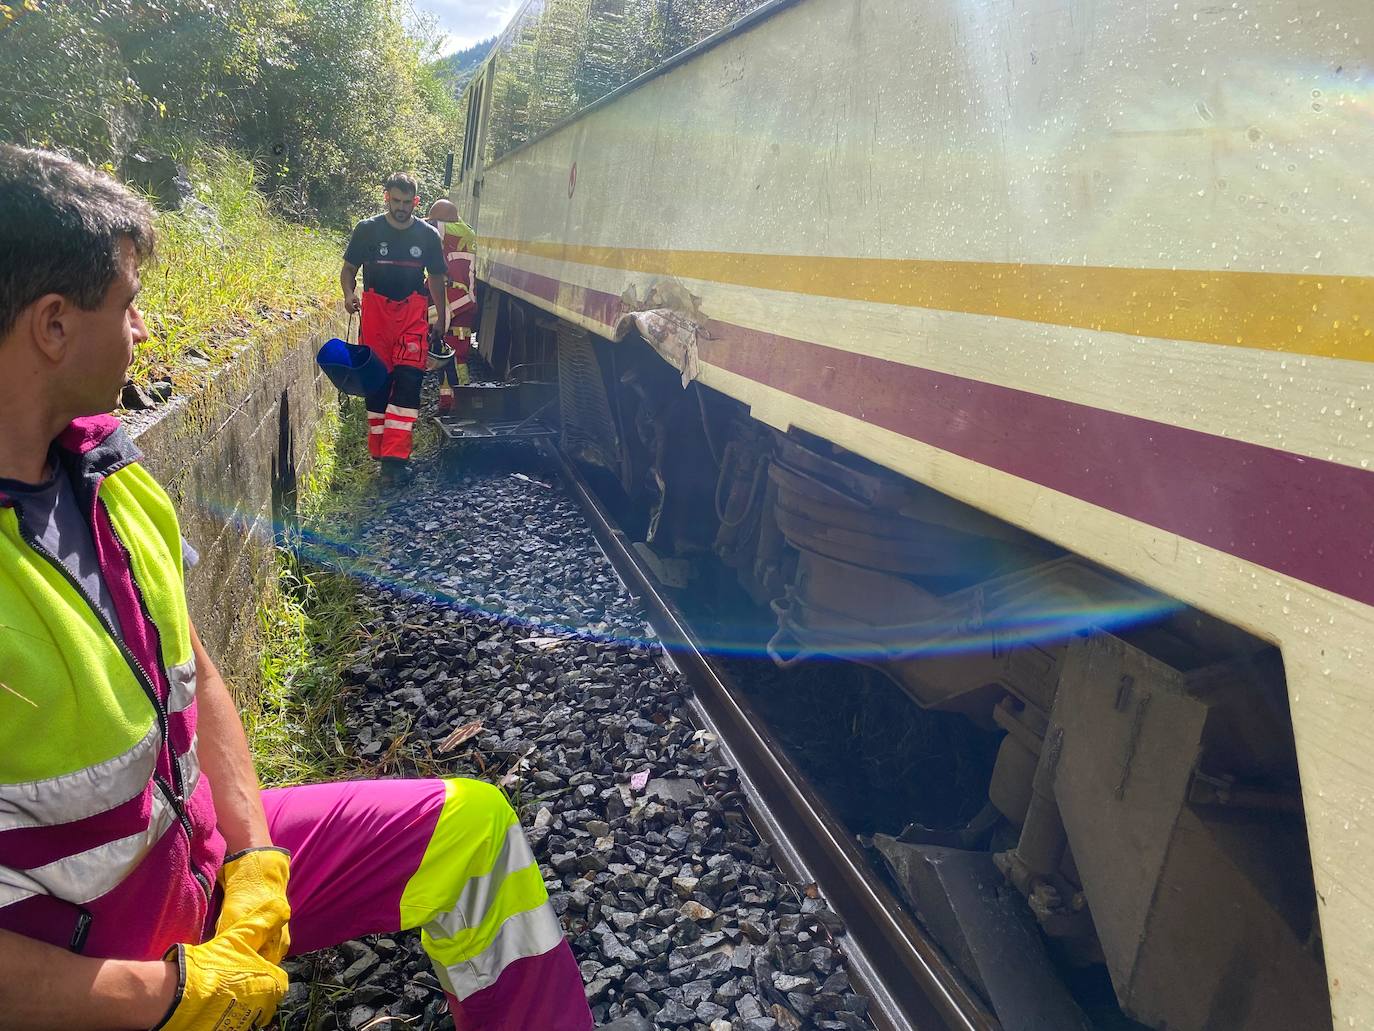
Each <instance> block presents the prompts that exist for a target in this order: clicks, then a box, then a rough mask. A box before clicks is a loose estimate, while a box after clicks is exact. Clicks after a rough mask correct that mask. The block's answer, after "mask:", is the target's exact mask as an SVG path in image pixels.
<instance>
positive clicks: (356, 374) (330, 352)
mask: <svg viewBox="0 0 1374 1031" xmlns="http://www.w3.org/2000/svg"><path fill="white" fill-rule="evenodd" d="M315 364H317V365H318V366H319V367H320V368H321V369H323V370H324V374H325V375H326V376H328V377H329V382H331V383H333V384H334V386H336V387H337V388H338V389H339V391H340V392H341V393H344V394H353V395H355V396H357V397H367V396H368V395H369V394H374V393H376V392H377V391H378V390H379V389H381V387H382V385H383V384H384V383H386V378H387V376H388V375H389V373H388V372H387V371H386V366H385V365H383V364H382V361H381V359H380V358H378V357H377V356H376V355H375V354H373V353H372V349H371V348H370V347H367V346H365V345H363V344H350V343H348V342H347V341H346V340H340V339H339V338H338V337H334V338H333V339H331V340H327V341H325V344H324V346H323V347H321V348H320V350H319V353H317V354H316V355H315Z"/></svg>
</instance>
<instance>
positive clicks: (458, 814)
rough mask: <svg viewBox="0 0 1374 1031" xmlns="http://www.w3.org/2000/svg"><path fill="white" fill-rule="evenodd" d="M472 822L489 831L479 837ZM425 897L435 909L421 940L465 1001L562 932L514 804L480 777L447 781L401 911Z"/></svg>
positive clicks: (556, 939) (550, 944) (449, 986)
mask: <svg viewBox="0 0 1374 1031" xmlns="http://www.w3.org/2000/svg"><path fill="white" fill-rule="evenodd" d="M474 828H476V829H480V830H481V831H482V832H484V833H482V834H480V836H474V834H473V831H474ZM421 899H423V900H424V904H425V908H427V909H429V912H430V914H431V915H429V916H428V919H426V920H425V921H424V922H423V923H422V924H421V936H420V937H421V941H422V942H423V943H424V946H425V951H426V952H428V953H429V955H430V958H431V959H433V960H434V964H435V968H436V970H442V972H443V974H442V977H443V978H444V979H446V984H445V987H446V988H447V989H448V990H449V991H450V992H451V993H452V994H453V995H454V996H455V997H457V998H458V999H460V1000H461V999H463V998H466V997H467V996H468V995H471V994H473V993H474V992H477V991H480V990H482V989H483V988H486V987H487V986H489V985H491V984H493V983H494V982H495V981H496V979H497V978H498V977H499V976H500V974H501V971H503V970H504V969H505V968H506V967H507V966H508V965H510V964H511V963H513V962H514V961H516V960H518V959H524V958H526V957H530V956H538V955H541V954H542V953H545V952H547V951H549V950H550V949H551V948H553V947H554V946H555V945H557V944H558V943H559V942H561V941H562V938H563V936H562V932H561V931H560V930H559V928H558V920H557V918H556V917H555V916H554V914H553V910H552V909H551V908H550V907H549V897H548V893H547V892H546V891H545V890H544V877H543V875H542V874H541V873H540V871H539V864H538V863H536V862H535V860H534V855H533V853H531V852H530V847H529V843H528V842H527V841H526V840H525V834H524V831H523V830H522V829H521V827H520V825H519V823H517V822H516V820H515V814H514V812H513V811H512V810H511V808H510V803H509V802H507V801H506V798H505V796H504V795H502V794H501V792H500V791H499V790H498V789H496V788H493V787H491V785H489V784H483V783H481V782H479V781H470V780H450V781H446V782H445V798H444V808H443V811H442V812H441V813H440V815H439V822H438V824H437V825H436V826H435V829H434V835H433V837H432V838H431V839H430V846H429V848H428V849H426V851H425V857H424V859H423V860H422V861H421V863H420V869H419V870H417V871H416V872H415V876H414V877H412V878H411V881H410V883H409V884H408V885H407V886H406V892H405V894H404V895H403V896H402V902H401V912H402V916H403V917H404V915H405V913H406V911H407V909H408V908H409V909H411V911H414V910H415V909H416V908H418V907H417V901H418V900H421ZM417 915H418V914H417Z"/></svg>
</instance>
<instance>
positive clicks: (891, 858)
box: [873, 834, 1090, 1031]
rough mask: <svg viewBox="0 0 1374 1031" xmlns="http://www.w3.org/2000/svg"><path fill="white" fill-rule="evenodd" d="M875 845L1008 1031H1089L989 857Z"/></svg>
mask: <svg viewBox="0 0 1374 1031" xmlns="http://www.w3.org/2000/svg"><path fill="white" fill-rule="evenodd" d="M873 845H874V847H875V848H877V850H878V851H879V853H881V855H882V857H883V859H884V861H885V862H886V863H887V866H888V869H889V870H891V871H892V875H893V876H894V877H895V878H896V879H897V881H898V883H899V884H900V885H901V887H902V890H903V892H904V894H905V895H906V896H907V898H909V899H910V900H911V901H912V902H913V904H914V905H915V906H916V912H917V915H918V916H919V917H920V920H921V924H922V925H923V926H924V927H925V928H926V930H927V931H929V932H930V935H931V937H933V938H934V939H935V941H936V942H937V943H938V944H939V945H940V947H941V948H942V949H944V950H945V952H946V953H948V954H949V956H950V958H952V959H953V960H954V962H955V964H956V965H957V966H958V968H959V970H960V972H962V973H963V974H964V976H965V977H967V978H968V979H969V980H970V981H971V982H973V984H974V987H976V988H977V989H978V991H979V992H981V993H982V994H983V995H984V996H985V997H986V998H987V1000H988V1002H989V1003H990V1004H991V1006H992V1008H993V1011H994V1012H995V1013H996V1014H997V1019H998V1021H999V1022H1000V1024H1001V1026H1002V1027H1003V1028H1004V1029H1005V1031H1088V1029H1089V1027H1090V1025H1089V1024H1088V1022H1087V1019H1086V1018H1085V1017H1084V1015H1083V1012H1082V1011H1081V1010H1080V1009H1079V1008H1078V1005H1077V1003H1075V1002H1074V1001H1073V998H1072V997H1071V996H1070V995H1069V993H1068V990H1067V989H1066V988H1065V987H1064V984H1063V982H1062V981H1061V980H1060V979H1059V978H1058V976H1056V974H1055V971H1054V968H1053V966H1052V965H1051V963H1050V958H1049V956H1048V954H1047V953H1046V950H1045V944H1044V942H1043V941H1042V940H1041V938H1040V931H1039V928H1038V927H1037V926H1036V924H1035V920H1034V918H1032V917H1031V915H1030V912H1029V910H1027V909H1026V905H1025V902H1024V900H1023V899H1022V898H1021V896H1020V895H1018V894H1017V893H1016V890H1015V889H1014V888H1012V887H1011V886H1010V885H1008V884H1007V883H1006V882H1005V881H1004V880H1003V879H1002V875H1001V874H1000V873H998V872H997V868H996V867H995V866H994V865H993V862H992V857H991V856H990V855H989V854H988V853H986V852H969V851H964V850H961V849H954V848H943V847H941V846H938V845H916V844H907V843H905V842H902V841H899V840H898V839H896V838H893V837H890V836H888V835H886V834H875V835H874V836H873Z"/></svg>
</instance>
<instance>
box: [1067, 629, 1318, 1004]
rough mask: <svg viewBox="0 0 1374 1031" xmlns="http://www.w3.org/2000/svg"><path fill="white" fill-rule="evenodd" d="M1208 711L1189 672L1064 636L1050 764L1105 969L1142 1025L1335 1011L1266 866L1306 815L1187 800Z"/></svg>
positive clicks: (1111, 644) (1120, 646) (1112, 643)
mask: <svg viewBox="0 0 1374 1031" xmlns="http://www.w3.org/2000/svg"><path fill="white" fill-rule="evenodd" d="M1212 716H1213V711H1212V709H1211V707H1210V705H1209V704H1208V702H1207V700H1206V699H1205V697H1204V698H1199V697H1197V696H1196V694H1195V693H1194V691H1193V690H1192V685H1191V683H1190V679H1189V677H1187V676H1186V675H1185V674H1183V673H1181V672H1180V671H1178V670H1175V669H1173V668H1172V667H1170V666H1167V665H1165V664H1164V663H1162V662H1159V661H1158V660H1156V659H1154V658H1152V657H1151V656H1149V655H1147V654H1146V653H1144V652H1142V651H1140V650H1138V649H1136V648H1134V647H1132V646H1131V645H1129V644H1127V643H1126V642H1124V641H1122V640H1120V639H1118V638H1115V637H1110V636H1107V635H1100V634H1099V635H1095V636H1093V637H1091V638H1087V639H1082V640H1078V641H1075V642H1074V643H1073V644H1072V645H1071V647H1070V649H1069V653H1068V656H1067V657H1066V660H1065V663H1064V668H1063V674H1062V676H1061V679H1060V685H1059V693H1058V695H1057V697H1056V699H1055V704H1054V711H1053V715H1052V718H1051V728H1050V734H1049V735H1047V740H1049V736H1055V737H1056V738H1059V737H1060V735H1062V739H1061V740H1062V744H1061V747H1060V748H1059V749H1058V750H1057V766H1055V768H1054V769H1052V770H1050V771H1048V772H1049V773H1050V775H1051V777H1052V783H1053V789H1054V796H1055V799H1056V800H1057V802H1058V806H1059V813H1060V816H1061V818H1062V820H1063V826H1064V829H1065V831H1066V832H1067V835H1068V839H1069V843H1070V846H1071V848H1072V850H1073V857H1074V861H1075V863H1076V866H1077V870H1078V874H1079V876H1080V877H1081V879H1082V885H1083V891H1084V893H1085V895H1086V897H1087V902H1088V906H1089V908H1090V910H1091V912H1092V918H1093V923H1094V924H1095V926H1096V929H1097V936H1098V938H1099V940H1100V942H1101V948H1102V953H1103V955H1104V956H1105V959H1106V963H1107V968H1108V971H1109V972H1110V974H1111V977H1112V983H1113V985H1114V986H1115V988H1116V992H1117V996H1118V998H1119V1000H1120V1002H1121V1006H1122V1008H1123V1010H1124V1011H1125V1012H1126V1013H1127V1014H1129V1015H1130V1016H1132V1017H1134V1018H1135V1019H1137V1020H1139V1021H1142V1022H1143V1023H1146V1024H1148V1025H1149V1026H1151V1027H1168V1028H1169V1029H1171V1031H1206V1029H1211V1028H1229V1027H1244V1028H1246V1029H1247V1031H1294V1029H1297V1028H1317V1027H1329V1026H1330V1014H1329V1011H1328V1001H1327V994H1326V988H1325V983H1324V977H1323V974H1322V966H1321V961H1320V956H1319V953H1318V951H1317V949H1316V948H1314V947H1313V943H1311V942H1309V941H1308V940H1307V939H1308V935H1309V934H1310V927H1311V924H1310V922H1306V923H1304V924H1302V925H1297V924H1295V922H1294V919H1293V918H1292V917H1291V916H1290V917H1289V918H1286V917H1285V915H1284V913H1283V911H1282V909H1281V908H1280V906H1279V905H1278V904H1277V903H1279V902H1280V901H1281V899H1280V898H1279V897H1277V896H1276V894H1275V891H1276V888H1277V886H1276V885H1272V884H1268V883H1266V878H1265V876H1264V871H1266V870H1273V869H1275V868H1276V864H1275V863H1274V861H1273V860H1274V853H1275V850H1280V851H1282V850H1284V849H1285V848H1286V846H1288V845H1293V844H1294V843H1300V842H1301V841H1302V833H1301V832H1302V827H1301V820H1300V819H1297V820H1295V819H1294V817H1293V816H1292V815H1291V814H1287V813H1283V812H1279V811H1274V810H1273V809H1251V810H1244V809H1236V808H1232V809H1226V808H1222V807H1211V808H1208V807H1198V806H1191V805H1189V803H1188V797H1189V792H1190V787H1191V785H1192V784H1193V783H1194V778H1195V776H1196V774H1197V771H1198V768H1199V765H1200V763H1201V762H1202V760H1203V756H1204V749H1203V745H1204V741H1205V739H1206V737H1207V730H1206V728H1207V723H1208V720H1209V718H1211V717H1212ZM1053 758H1055V757H1052V756H1050V755H1049V753H1048V751H1047V752H1046V754H1045V756H1043V757H1042V760H1041V764H1042V769H1043V767H1044V766H1045V764H1046V763H1048V762H1050V761H1051V760H1052V759H1053Z"/></svg>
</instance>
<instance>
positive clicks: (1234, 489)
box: [492, 265, 1374, 605]
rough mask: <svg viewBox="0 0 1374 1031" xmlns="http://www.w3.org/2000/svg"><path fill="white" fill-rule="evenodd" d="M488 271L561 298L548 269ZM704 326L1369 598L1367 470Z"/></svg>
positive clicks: (1084, 490) (729, 347) (1242, 552)
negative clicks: (543, 273)
mask: <svg viewBox="0 0 1374 1031" xmlns="http://www.w3.org/2000/svg"><path fill="white" fill-rule="evenodd" d="M492 271H493V274H494V275H497V276H501V277H502V278H506V280H507V282H508V283H509V284H510V285H512V286H515V287H516V288H517V289H521V290H523V291H525V292H526V293H530V294H533V295H534V296H537V297H541V298H545V299H547V300H551V301H554V300H557V298H558V296H559V285H560V284H559V283H558V281H557V280H553V279H549V278H548V277H547V276H541V275H538V274H537V273H530V272H525V271H524V270H521V269H513V268H510V267H508V266H502V265H495V266H494V267H493V270H492ZM594 294H599V296H595V297H594V296H593V295H594ZM610 302H614V304H615V306H616V307H615V310H617V311H618V310H619V298H615V297H614V296H613V295H610V294H605V293H602V292H600V291H592V290H585V289H584V290H583V311H584V312H585V313H587V314H588V315H589V316H591V317H593V318H595V317H598V316H595V315H591V312H593V311H605V310H608V308H609V304H610ZM602 321H604V322H607V324H608V325H609V323H610V321H612V320H605V319H603V320H602ZM705 328H706V334H705V335H704V336H703V338H702V339H701V341H700V344H699V353H700V356H701V359H702V360H703V361H706V362H709V363H710V364H712V365H715V366H718V367H720V368H722V369H725V370H726V371H728V372H732V373H734V374H735V375H737V376H743V377H745V378H746V379H750V380H754V381H756V382H759V383H763V384H766V385H768V386H770V387H773V388H775V389H777V390H781V391H783V392H785V393H788V394H791V395H793V396H794V397H799V398H802V399H803V400H806V401H810V402H812V403H814V404H817V405H820V406H822V407H824V408H829V409H831V410H832V411H836V412H842V413H844V414H845V415H850V416H853V417H854V418H856V419H862V420H863V421H864V422H867V423H870V424H872V425H874V426H880V427H882V428H883V429H887V430H891V431H892V432H894V433H899V434H901V435H903V436H906V437H911V438H913V439H914V440H919V441H922V442H923V443H926V444H930V445H932V446H934V447H937V448H939V449H940V450H942V451H948V452H950V453H951V454H955V455H959V456H961V457H963V458H967V459H969V460H970V461H974V462H978V463H980V464H982V465H987V466H991V467H992V468H994V469H999V470H1001V471H1002V472H1006V473H1010V474H1011V475H1013V476H1017V477H1020V478H1021V479H1023V480H1029V481H1030V482H1032V483H1038V484H1040V485H1041V486H1044V487H1048V488H1050V489H1052V490H1056V491H1059V492H1061V493H1064V494H1068V495H1071V496H1073V497H1076V498H1079V499H1081V500H1083V501H1087V502H1089V503H1090V504H1093V505H1097V506H1099V507H1101V508H1105V509H1108V510H1110V511H1112V512H1116V513H1118V514H1120V515H1124V516H1128V517H1130V518H1132V519H1136V520H1138V521H1140V522H1142V523H1148V524H1149V525H1151V526H1155V527H1158V528H1159V529H1161V530H1166V531H1168V532H1169V533H1174V534H1177V535H1179V536H1180V537H1186V538H1187V539H1188V540H1192V541H1196V542H1197V543H1199V544H1205V545H1206V546H1208V547H1210V548H1215V549H1216V550H1218V551H1224V552H1227V553H1228V554H1231V555H1235V556H1237V557H1238V558H1243V559H1245V560H1247V561H1250V562H1254V563H1256V564H1257V565H1261V566H1265V567H1267V568H1269V569H1272V570H1275V571H1277V572H1280V573H1284V574H1286V575H1288V576H1291V577H1293V578H1295V579H1297V580H1302V581H1304V582H1306V583H1310V584H1314V585H1316V586H1318V587H1322V588H1325V589H1326V590H1329V591H1333V592H1335V593H1337V594H1343V595H1345V596H1346V597H1349V598H1354V599H1355V600H1356V601H1360V602H1363V603H1365V604H1366V605H1374V533H1371V532H1370V528H1369V527H1370V518H1371V513H1374V472H1370V471H1367V470H1362V469H1355V468H1353V467H1351V466H1347V465H1341V464H1339V463H1337V462H1327V461H1323V460H1321V459H1317V458H1308V457H1305V456H1303V455H1295V454H1292V453H1291V452H1287V451H1280V450H1278V449H1277V448H1270V447H1264V446H1263V445H1260V444H1252V443H1249V442H1247V441H1243V440H1232V439H1229V438H1226V437H1218V436H1215V435H1213V434H1210V433H1202V432H1199V431H1197V430H1190V429H1186V428H1184V427H1181V426H1172V425H1170V424H1168V423H1161V422H1155V421H1152V420H1150V419H1142V418H1138V417H1136V416H1132V415H1122V414H1119V413H1117V412H1109V411H1106V410H1105V409H1101V408H1094V407H1091V406H1089V405H1081V404H1075V403H1073V402H1071V401H1060V400H1058V399H1056V398H1052V397H1046V396H1044V395H1042V394H1034V393H1030V392H1027V391H1022V390H1015V389H1012V388H1010V387H1002V386H996V385H994V384H991V383H983V382H980V381H978V380H972V379H966V378H964V377H961V376H952V375H949V374H947V373H941V372H933V371H931V370H929V369H920V368H916V367H914V366H910V365H903V364H901V363H900V362H893V361H888V360H886V359H883V358H874V357H871V356H869V355H860V354H851V353H848V352H845V351H838V350H835V349H834V348H829V347H823V346H821V345H820V344H813V343H809V342H807V341H804V340H794V339H792V338H790V337H782V336H777V335H774V334H772V333H764V332H760V331H757V330H752V329H746V328H743V327H741V326H735V325H732V324H730V323H724V322H715V321H712V322H708V323H707V325H706V327H705Z"/></svg>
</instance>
